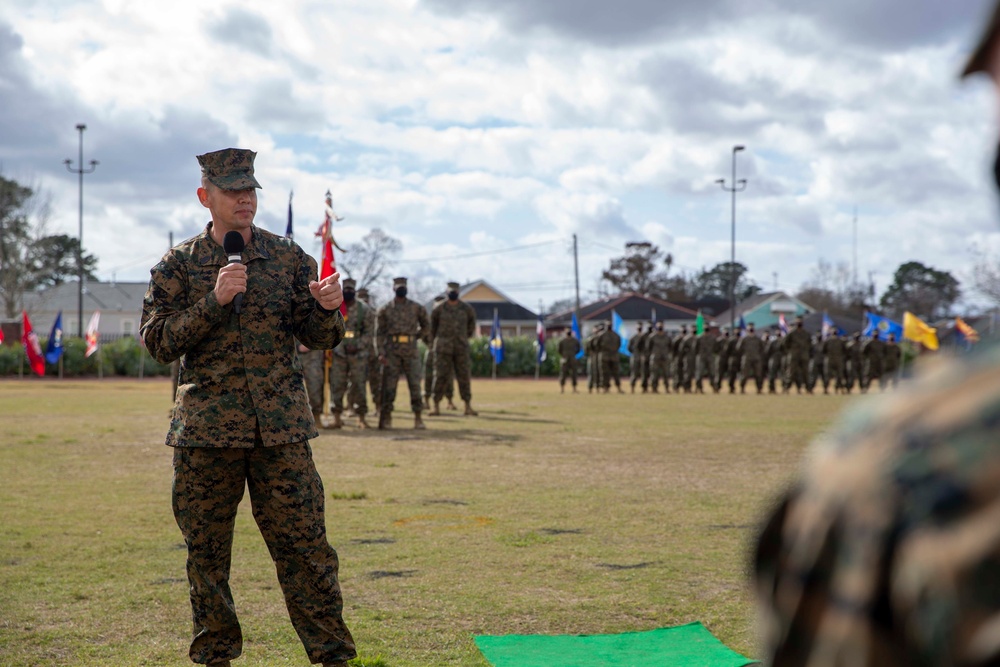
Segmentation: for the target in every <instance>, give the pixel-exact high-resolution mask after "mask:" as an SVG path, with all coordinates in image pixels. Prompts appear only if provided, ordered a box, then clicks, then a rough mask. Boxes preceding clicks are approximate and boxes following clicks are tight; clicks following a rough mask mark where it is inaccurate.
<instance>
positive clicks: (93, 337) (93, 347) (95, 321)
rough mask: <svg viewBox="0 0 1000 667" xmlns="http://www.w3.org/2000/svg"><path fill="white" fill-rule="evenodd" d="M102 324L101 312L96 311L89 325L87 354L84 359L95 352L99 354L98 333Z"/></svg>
mask: <svg viewBox="0 0 1000 667" xmlns="http://www.w3.org/2000/svg"><path fill="white" fill-rule="evenodd" d="M100 322H101V311H99V310H95V311H94V314H93V315H91V317H90V324H88V325H87V334H86V337H87V352H86V353H85V354H84V355H83V356H84V357H89V356H90V355H92V354H93V353H94V352H97V344H98V338H99V337H98V333H97V327H98V325H99V324H100Z"/></svg>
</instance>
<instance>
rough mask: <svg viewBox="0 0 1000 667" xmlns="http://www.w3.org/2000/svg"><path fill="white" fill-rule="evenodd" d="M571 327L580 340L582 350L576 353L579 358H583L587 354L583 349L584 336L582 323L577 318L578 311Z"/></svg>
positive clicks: (574, 314) (574, 315)
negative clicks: (582, 334)
mask: <svg viewBox="0 0 1000 667" xmlns="http://www.w3.org/2000/svg"><path fill="white" fill-rule="evenodd" d="M570 328H571V329H572V330H573V335H574V336H576V339H577V340H578V341H580V351H579V352H577V353H576V358H577V359H583V355H584V354H586V353H585V352H584V350H583V336H581V335H580V323H579V322H577V320H576V313H573V322H572V323H571V324H570Z"/></svg>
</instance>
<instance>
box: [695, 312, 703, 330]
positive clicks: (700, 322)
mask: <svg viewBox="0 0 1000 667" xmlns="http://www.w3.org/2000/svg"><path fill="white" fill-rule="evenodd" d="M704 331H705V317H704V316H703V315H702V314H701V311H700V310H699V311H698V317H696V318H694V332H695V333H696V334H698V335H699V336H700V335H701V334H702V333H703V332H704Z"/></svg>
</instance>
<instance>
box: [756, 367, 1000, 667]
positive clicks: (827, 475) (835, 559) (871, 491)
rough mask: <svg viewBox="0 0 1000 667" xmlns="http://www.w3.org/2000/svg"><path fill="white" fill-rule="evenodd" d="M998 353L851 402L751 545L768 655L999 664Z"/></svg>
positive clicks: (855, 665)
mask: <svg viewBox="0 0 1000 667" xmlns="http://www.w3.org/2000/svg"><path fill="white" fill-rule="evenodd" d="M998 443H1000V357H998V355H997V351H996V350H994V351H992V352H990V353H988V354H981V355H974V358H972V359H965V360H962V361H960V362H950V363H948V364H942V367H941V368H938V369H935V371H934V374H933V375H931V376H928V377H926V378H925V379H924V380H922V381H920V382H917V383H915V384H913V385H911V386H909V387H907V388H906V389H905V390H903V389H901V390H899V391H897V392H895V393H894V394H893V395H886V396H879V397H878V398H877V399H875V400H872V399H871V398H869V400H867V401H865V402H863V403H861V404H859V405H858V406H856V407H855V408H854V409H853V410H852V411H850V412H849V413H848V414H847V416H846V417H845V418H844V419H843V420H842V422H841V424H840V426H839V427H838V428H837V429H836V430H834V431H833V432H831V433H830V434H828V435H825V436H823V437H822V438H821V439H820V440H819V441H817V442H816V443H815V444H814V445H813V446H812V447H811V448H810V450H809V454H808V456H807V458H806V462H805V465H804V468H803V470H802V472H801V474H800V475H799V477H798V480H797V481H796V483H795V484H794V486H793V487H792V489H791V490H790V491H788V492H787V493H785V494H784V496H782V498H781V499H780V501H779V502H778V504H777V505H776V507H775V508H774V509H772V510H771V511H770V513H769V517H768V520H767V521H766V523H765V526H764V528H763V530H762V532H761V533H760V535H759V537H758V539H757V542H756V548H755V551H754V563H753V572H754V577H753V579H754V587H755V592H756V594H757V600H758V603H759V611H760V616H759V618H760V622H761V632H762V638H763V649H764V653H765V655H764V656H763V657H764V659H765V663H766V664H771V665H775V666H776V667H784V666H791V665H806V666H810V665H814V666H820V665H822V666H824V667H825V666H830V667H834V666H843V667H848V666H851V667H874V666H875V665H934V666H938V665H940V666H942V667H943V666H944V665H965V666H986V665H996V664H1000V446H998Z"/></svg>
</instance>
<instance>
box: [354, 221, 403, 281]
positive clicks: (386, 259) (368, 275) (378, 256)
mask: <svg viewBox="0 0 1000 667" xmlns="http://www.w3.org/2000/svg"><path fill="white" fill-rule="evenodd" d="M402 251H403V244H402V242H401V241H400V240H399V239H396V238H393V237H392V236H389V235H388V234H386V233H385V232H384V231H382V230H381V229H379V228H377V227H376V228H375V229H373V230H371V231H370V232H368V233H367V234H365V236H364V238H362V239H361V241H360V242H359V243H352V244H351V245H349V246H347V250H346V251H345V252H344V254H343V255H342V256H341V259H340V268H341V269H342V270H343V272H344V273H345V274H346V275H347V277H349V278H354V279H355V280H356V281H358V289H367V290H369V291H372V290H380V288H381V283H383V282H386V281H387V280H388V279H389V278H391V277H392V276H389V275H388V273H389V270H390V269H391V268H392V265H393V262H395V261H396V259H397V258H398V257H399V254H400V253H401V252H402Z"/></svg>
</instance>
